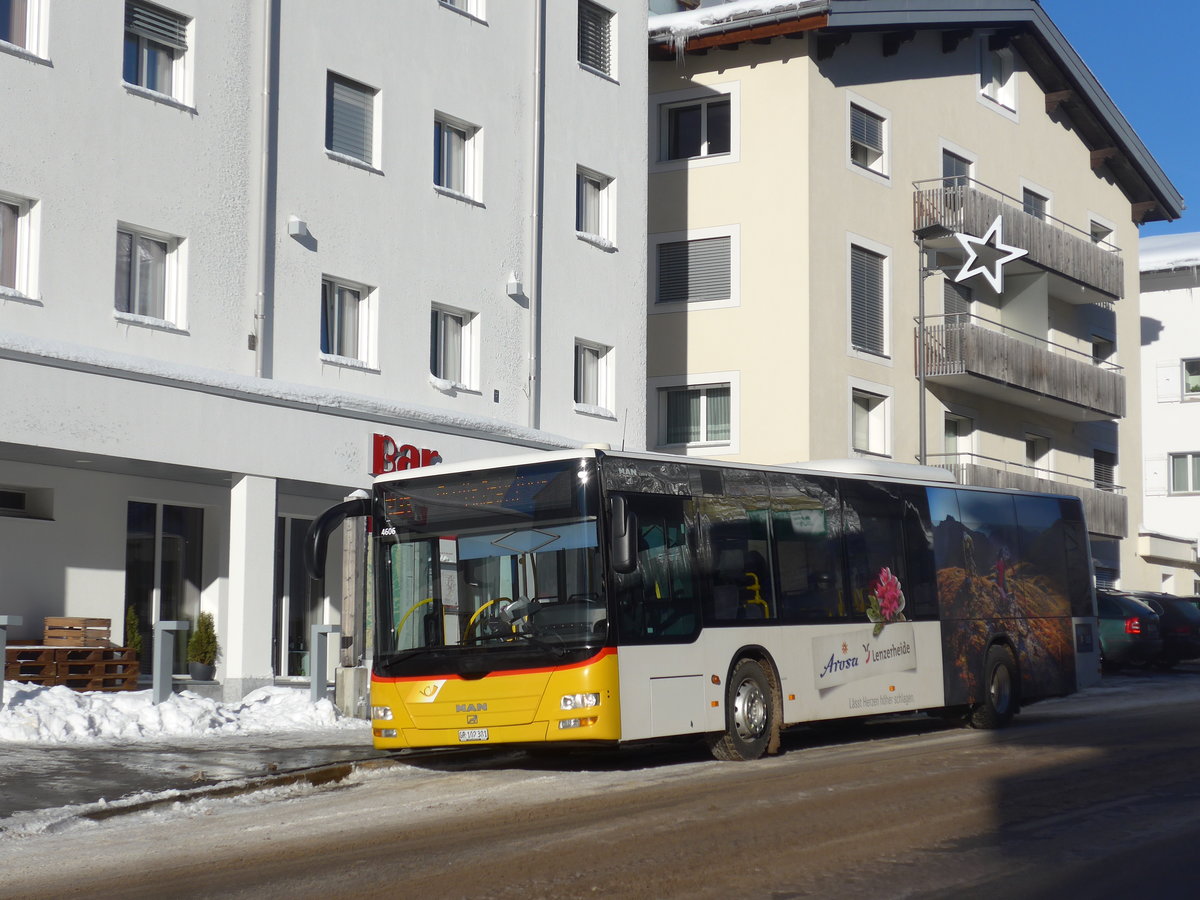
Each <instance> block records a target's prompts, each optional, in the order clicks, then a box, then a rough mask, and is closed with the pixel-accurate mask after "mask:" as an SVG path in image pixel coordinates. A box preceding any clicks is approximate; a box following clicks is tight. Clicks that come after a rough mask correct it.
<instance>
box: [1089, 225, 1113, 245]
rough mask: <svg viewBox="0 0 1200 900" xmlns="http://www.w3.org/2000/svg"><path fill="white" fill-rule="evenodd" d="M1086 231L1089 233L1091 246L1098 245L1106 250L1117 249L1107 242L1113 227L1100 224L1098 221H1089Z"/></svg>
mask: <svg viewBox="0 0 1200 900" xmlns="http://www.w3.org/2000/svg"><path fill="white" fill-rule="evenodd" d="M1088 231H1089V232H1090V233H1091V236H1092V243H1093V244H1100V245H1101V246H1103V247H1104V249H1106V250H1115V249H1117V248H1116V247H1114V246H1113V245H1112V243H1111V242H1110V241H1109V238H1110V237H1112V233H1113V227H1112V226H1111V225H1109V224H1108V223H1107V222H1101V221H1100V220H1098V219H1091V220H1090V221H1089V225H1088Z"/></svg>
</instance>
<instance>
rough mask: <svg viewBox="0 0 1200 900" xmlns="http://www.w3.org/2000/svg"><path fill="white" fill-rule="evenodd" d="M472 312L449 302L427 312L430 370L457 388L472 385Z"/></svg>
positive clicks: (473, 316) (473, 361)
mask: <svg viewBox="0 0 1200 900" xmlns="http://www.w3.org/2000/svg"><path fill="white" fill-rule="evenodd" d="M474 322H475V314H474V313H470V312H467V311H466V310H462V309H452V308H450V307H448V306H434V307H433V308H432V310H431V312H430V327H429V372H430V374H431V375H432V376H433V377H434V378H437V379H440V380H442V381H445V382H448V383H449V384H450V385H452V386H453V387H456V388H460V389H466V390H474V389H475V368H476V366H475V352H474V345H475V340H474V338H475V335H474Z"/></svg>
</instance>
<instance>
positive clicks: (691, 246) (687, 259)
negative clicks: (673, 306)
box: [654, 235, 733, 303]
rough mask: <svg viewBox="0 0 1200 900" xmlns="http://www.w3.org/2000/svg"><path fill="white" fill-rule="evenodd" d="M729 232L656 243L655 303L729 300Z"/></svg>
mask: <svg viewBox="0 0 1200 900" xmlns="http://www.w3.org/2000/svg"><path fill="white" fill-rule="evenodd" d="M732 244H733V239H732V238H731V237H730V236H729V235H722V236H719V237H711V238H700V239H697V240H691V241H664V242H662V243H660V244H658V245H657V247H656V250H657V252H656V254H655V262H656V264H657V277H656V284H655V297H654V301H655V302H656V303H680V302H703V301H712V300H729V299H730V298H731V297H732V296H733V294H732V288H733V283H732V282H733V279H732V256H731V249H732Z"/></svg>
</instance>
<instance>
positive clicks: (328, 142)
mask: <svg viewBox="0 0 1200 900" xmlns="http://www.w3.org/2000/svg"><path fill="white" fill-rule="evenodd" d="M377 94H378V91H376V90H374V89H373V88H369V87H367V86H366V85H365V84H359V83H358V82H357V81H351V80H350V79H349V78H343V77H342V76H340V75H334V74H333V73H332V72H330V73H328V77H327V80H326V97H325V100H326V105H325V149H326V150H328V151H329V152H330V153H336V154H338V155H339V156H345V157H348V158H350V159H355V160H358V161H359V162H362V163H366V164H367V165H368V166H371V165H374V160H375V97H376V95H377Z"/></svg>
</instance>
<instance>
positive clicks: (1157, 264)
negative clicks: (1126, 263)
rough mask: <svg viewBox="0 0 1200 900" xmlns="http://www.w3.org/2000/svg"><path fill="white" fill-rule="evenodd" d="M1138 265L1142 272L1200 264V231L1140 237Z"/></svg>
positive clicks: (1161, 270) (1183, 267)
mask: <svg viewBox="0 0 1200 900" xmlns="http://www.w3.org/2000/svg"><path fill="white" fill-rule="evenodd" d="M1138 265H1139V268H1140V269H1141V270H1142V271H1143V272H1164V271H1170V270H1171V269H1186V268H1190V267H1192V266H1200V232H1195V231H1192V232H1188V233H1186V234H1157V235H1154V236H1152V237H1144V238H1142V239H1141V240H1140V241H1139V242H1138Z"/></svg>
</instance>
